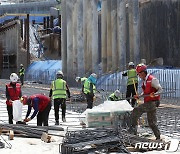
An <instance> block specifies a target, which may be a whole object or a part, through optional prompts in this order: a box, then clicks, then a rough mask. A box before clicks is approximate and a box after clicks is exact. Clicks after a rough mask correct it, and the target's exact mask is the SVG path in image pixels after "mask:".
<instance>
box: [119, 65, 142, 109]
mask: <svg viewBox="0 0 180 154" xmlns="http://www.w3.org/2000/svg"><path fill="white" fill-rule="evenodd" d="M128 67H129V69H128V70H127V71H126V72H125V73H123V74H122V75H123V76H127V77H128V79H127V89H126V98H129V97H131V96H132V97H133V96H134V95H136V93H137V88H138V77H137V73H136V70H135V68H134V63H133V62H129V64H128ZM127 101H128V102H129V103H130V104H131V106H132V107H134V106H135V102H136V99H131V101H130V99H127Z"/></svg>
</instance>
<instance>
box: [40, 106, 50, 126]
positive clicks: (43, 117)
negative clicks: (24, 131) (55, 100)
mask: <svg viewBox="0 0 180 154" xmlns="http://www.w3.org/2000/svg"><path fill="white" fill-rule="evenodd" d="M50 110H51V103H49V104H48V105H47V106H46V108H45V109H44V110H43V111H39V112H38V115H37V126H42V125H44V126H48V120H49V112H50Z"/></svg>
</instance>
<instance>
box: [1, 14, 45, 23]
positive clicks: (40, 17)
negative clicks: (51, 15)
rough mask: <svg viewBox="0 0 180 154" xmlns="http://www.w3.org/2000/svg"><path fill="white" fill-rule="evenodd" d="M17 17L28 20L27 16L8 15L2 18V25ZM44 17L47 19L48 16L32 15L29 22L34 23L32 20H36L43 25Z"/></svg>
mask: <svg viewBox="0 0 180 154" xmlns="http://www.w3.org/2000/svg"><path fill="white" fill-rule="evenodd" d="M20 15H21V14H20ZM15 17H18V18H19V19H26V18H27V16H26V15H25V16H18V14H17V16H16V15H6V16H3V17H0V23H3V22H4V21H6V20H9V19H14V18H15ZM44 17H47V16H46V15H44V16H37V15H33V14H32V15H30V16H29V20H30V22H32V20H35V23H43V20H44Z"/></svg>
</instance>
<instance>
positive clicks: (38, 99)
mask: <svg viewBox="0 0 180 154" xmlns="http://www.w3.org/2000/svg"><path fill="white" fill-rule="evenodd" d="M21 102H22V103H23V105H28V110H27V114H26V117H25V119H24V122H29V121H30V120H32V119H33V118H34V117H35V116H36V115H37V126H42V125H44V126H48V119H49V112H50V110H51V100H50V98H49V97H47V96H45V95H43V94H35V95H32V96H30V97H28V96H25V95H24V96H22V98H21ZM32 108H33V109H34V112H33V114H32V115H31V117H30V118H28V117H29V115H30V113H31V109H32Z"/></svg>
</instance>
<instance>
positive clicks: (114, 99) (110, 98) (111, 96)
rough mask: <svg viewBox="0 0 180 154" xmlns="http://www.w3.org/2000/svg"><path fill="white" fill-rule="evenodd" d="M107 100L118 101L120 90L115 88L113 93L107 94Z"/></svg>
mask: <svg viewBox="0 0 180 154" xmlns="http://www.w3.org/2000/svg"><path fill="white" fill-rule="evenodd" d="M108 100H109V101H119V100H121V93H120V91H119V90H116V91H115V92H114V93H112V94H111V95H109V97H108Z"/></svg>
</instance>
